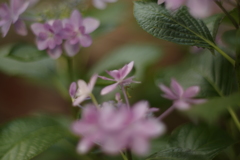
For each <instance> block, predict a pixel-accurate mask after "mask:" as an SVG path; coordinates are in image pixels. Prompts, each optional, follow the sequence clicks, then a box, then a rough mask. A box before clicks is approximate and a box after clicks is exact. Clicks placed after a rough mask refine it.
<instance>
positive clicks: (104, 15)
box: [86, 2, 127, 37]
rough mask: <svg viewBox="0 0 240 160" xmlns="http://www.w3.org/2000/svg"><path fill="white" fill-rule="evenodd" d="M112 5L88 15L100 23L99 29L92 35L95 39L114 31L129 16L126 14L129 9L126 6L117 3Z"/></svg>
mask: <svg viewBox="0 0 240 160" xmlns="http://www.w3.org/2000/svg"><path fill="white" fill-rule="evenodd" d="M110 5H111V6H108V7H107V8H106V9H104V10H101V11H99V10H96V9H94V10H92V11H90V12H87V13H86V15H87V16H90V17H94V18H96V19H98V20H99V21H100V26H99V28H98V29H97V30H96V31H94V32H93V33H91V35H92V36H93V37H97V36H99V35H101V34H104V33H108V32H110V31H112V30H113V29H115V28H116V27H117V26H118V25H119V24H120V23H121V22H122V21H123V20H124V17H125V16H127V15H126V13H125V12H124V11H125V10H126V7H127V6H126V4H124V3H122V2H117V3H114V4H110Z"/></svg>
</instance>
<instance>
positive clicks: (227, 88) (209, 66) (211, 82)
mask: <svg viewBox="0 0 240 160" xmlns="http://www.w3.org/2000/svg"><path fill="white" fill-rule="evenodd" d="M156 78H157V81H156V83H157V84H159V83H164V84H169V83H170V79H171V78H176V79H177V80H178V81H179V83H180V84H181V85H183V86H184V87H186V88H187V87H190V86H200V88H201V90H200V93H199V94H198V95H199V96H200V97H204V98H209V97H217V96H227V95H229V94H230V93H231V90H232V86H233V84H234V83H235V76H234V67H233V66H232V65H231V63H229V62H228V61H227V60H226V59H225V58H224V57H222V56H221V55H219V54H218V55H215V56H213V55H211V54H209V52H208V51H207V50H205V51H203V52H202V53H199V54H198V55H191V56H190V57H189V58H188V59H187V60H186V61H185V62H183V63H182V64H180V65H177V66H174V67H172V68H168V69H165V70H163V71H162V72H160V73H159V74H158V75H157V76H156Z"/></svg>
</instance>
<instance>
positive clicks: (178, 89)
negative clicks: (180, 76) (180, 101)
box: [171, 79, 184, 97]
mask: <svg viewBox="0 0 240 160" xmlns="http://www.w3.org/2000/svg"><path fill="white" fill-rule="evenodd" d="M171 89H172V91H173V92H174V93H175V94H176V95H177V96H178V97H181V96H182V94H183V91H184V90H183V88H182V86H181V85H180V84H179V83H178V82H177V81H176V80H175V79H172V81H171Z"/></svg>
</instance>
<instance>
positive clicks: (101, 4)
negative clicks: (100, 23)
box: [93, 0, 117, 9]
mask: <svg viewBox="0 0 240 160" xmlns="http://www.w3.org/2000/svg"><path fill="white" fill-rule="evenodd" d="M114 2H117V0H93V5H94V6H95V7H96V8H98V9H105V8H106V3H114Z"/></svg>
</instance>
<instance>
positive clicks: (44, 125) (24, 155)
mask: <svg viewBox="0 0 240 160" xmlns="http://www.w3.org/2000/svg"><path fill="white" fill-rule="evenodd" d="M68 126H69V121H68V120H67V119H65V118H63V117H51V118H50V117H47V116H40V117H29V118H21V119H17V120H14V121H12V122H9V123H7V124H5V125H3V126H1V130H0V159H1V160H30V159H31V158H33V157H35V156H36V155H38V154H40V153H41V152H43V151H44V150H46V149H47V148H48V147H50V146H51V145H53V144H55V143H56V142H58V141H60V140H63V139H65V138H67V137H71V134H70V132H69V128H68Z"/></svg>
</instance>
